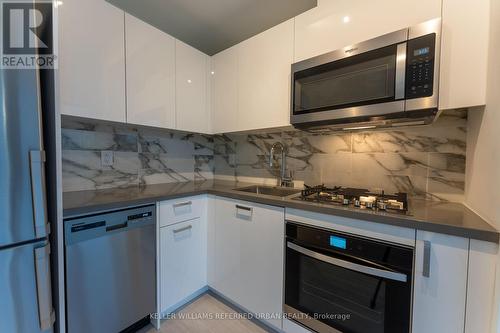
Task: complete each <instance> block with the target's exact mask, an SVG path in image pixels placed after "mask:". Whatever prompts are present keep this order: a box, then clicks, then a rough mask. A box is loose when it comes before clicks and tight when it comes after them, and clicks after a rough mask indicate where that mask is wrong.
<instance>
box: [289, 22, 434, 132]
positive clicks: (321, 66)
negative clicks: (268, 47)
mask: <svg viewBox="0 0 500 333" xmlns="http://www.w3.org/2000/svg"><path fill="white" fill-rule="evenodd" d="M440 45H441V19H439V18H437V19H433V20H430V21H427V22H424V23H421V24H419V25H416V26H414V27H410V28H406V29H402V30H399V31H396V32H393V33H389V34H386V35H383V36H380V37H377V38H374V39H371V40H368V41H365V42H362V43H358V44H355V45H350V46H347V47H344V48H342V49H340V50H336V51H333V52H330V53H326V54H323V55H320V56H317V57H314V58H311V59H308V60H304V61H301V62H298V63H295V64H293V65H292V96H291V97H292V101H291V118H290V120H291V123H292V125H294V126H296V127H308V126H314V125H325V124H337V125H340V126H347V127H349V125H350V126H352V124H360V123H361V124H363V125H364V126H366V127H377V126H379V125H387V124H392V125H394V124H395V123H404V122H408V123H411V122H414V123H418V122H422V123H429V122H432V121H433V119H434V117H435V116H436V114H437V109H438V90H439V59H440Z"/></svg>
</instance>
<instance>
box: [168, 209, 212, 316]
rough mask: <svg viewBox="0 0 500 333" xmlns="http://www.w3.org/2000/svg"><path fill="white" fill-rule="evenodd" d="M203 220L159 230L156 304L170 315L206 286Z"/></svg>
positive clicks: (190, 221)
mask: <svg viewBox="0 0 500 333" xmlns="http://www.w3.org/2000/svg"><path fill="white" fill-rule="evenodd" d="M206 244H207V243H206V219H204V218H196V219H193V220H188V221H185V222H180V223H177V224H173V225H170V226H167V227H162V228H160V276H161V285H160V303H161V311H162V312H171V311H173V310H175V309H176V308H177V307H178V306H180V305H182V304H183V302H184V301H185V300H186V299H187V298H188V297H190V296H191V295H193V294H195V293H196V292H197V291H199V290H201V289H202V288H204V287H205V286H206V285H207V273H206V260H207V259H206V253H207V252H206Z"/></svg>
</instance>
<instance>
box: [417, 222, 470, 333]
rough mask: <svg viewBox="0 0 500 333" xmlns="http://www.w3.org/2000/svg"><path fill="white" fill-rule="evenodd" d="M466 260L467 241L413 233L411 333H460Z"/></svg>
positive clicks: (465, 282)
mask: <svg viewBox="0 0 500 333" xmlns="http://www.w3.org/2000/svg"><path fill="white" fill-rule="evenodd" d="M426 244H427V245H428V247H427V248H428V251H425V247H426ZM468 257H469V239H467V238H461V237H454V236H448V235H443V234H436V233H432V232H426V231H417V249H416V254H415V280H414V286H413V325H412V327H413V332H414V333H427V332H440V333H463V332H464V325H465V302H466V292H467V262H468ZM426 268H428V269H426ZM426 272H427V274H426Z"/></svg>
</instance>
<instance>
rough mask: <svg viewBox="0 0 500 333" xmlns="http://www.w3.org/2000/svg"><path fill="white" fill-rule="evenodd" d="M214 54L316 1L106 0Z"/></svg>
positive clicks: (289, 16) (304, 9)
mask: <svg viewBox="0 0 500 333" xmlns="http://www.w3.org/2000/svg"><path fill="white" fill-rule="evenodd" d="M107 1H108V2H110V3H112V4H114V5H115V6H117V7H119V8H121V9H123V10H125V11H126V12H128V13H130V14H132V15H134V16H136V17H138V18H140V19H141V20H143V21H146V22H148V23H150V24H151V25H153V26H155V27H157V28H159V29H161V30H163V31H165V32H166V33H168V34H170V35H172V36H174V37H175V38H178V39H180V40H182V41H183V42H185V43H187V44H190V45H191V46H193V47H195V48H197V49H199V50H201V51H203V52H205V53H207V54H209V55H213V54H215V53H218V52H220V51H222V50H224V49H226V48H228V47H231V46H233V45H235V44H238V43H239V42H241V41H243V40H245V39H247V38H249V37H252V36H254V35H256V34H258V33H260V32H262V31H264V30H267V29H269V28H271V27H273V26H275V25H277V24H278V23H281V22H284V21H286V20H288V19H290V18H292V17H294V16H296V15H298V14H300V13H302V12H304V11H306V10H309V9H311V8H313V7H315V6H316V5H317V0H107Z"/></svg>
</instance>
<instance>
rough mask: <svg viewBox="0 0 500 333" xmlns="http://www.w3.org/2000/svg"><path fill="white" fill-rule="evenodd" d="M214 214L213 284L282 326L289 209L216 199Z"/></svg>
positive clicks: (269, 321)
mask: <svg viewBox="0 0 500 333" xmlns="http://www.w3.org/2000/svg"><path fill="white" fill-rule="evenodd" d="M214 216H215V235H214V236H215V237H214V242H215V244H214V251H213V253H214V256H215V260H214V264H215V269H214V281H213V285H212V287H213V288H214V289H216V290H217V291H218V292H219V293H221V294H222V295H223V296H225V297H227V298H228V299H230V300H231V301H233V302H235V303H236V304H238V305H239V306H241V307H242V308H244V309H245V310H248V311H250V312H252V313H255V314H264V315H274V318H262V319H264V321H266V322H267V323H269V324H271V325H273V326H274V327H276V328H279V329H281V328H282V321H281V319H279V317H277V316H276V315H277V314H281V313H282V306H283V252H284V248H283V242H284V217H285V216H284V209H283V208H278V207H272V206H265V205H260V204H255V203H249V202H244V201H238V200H232V199H225V198H217V199H216V200H215V214H214Z"/></svg>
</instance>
